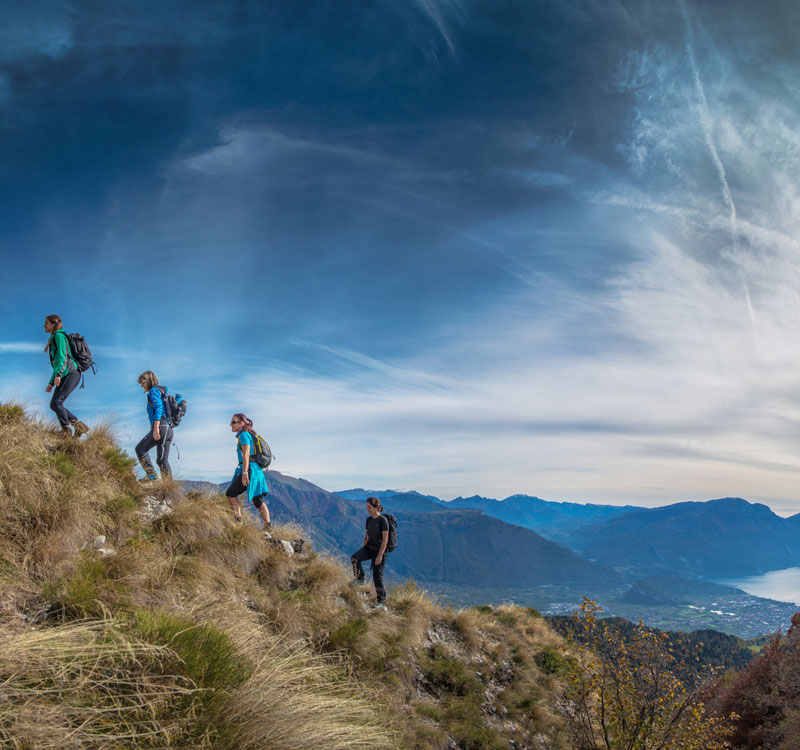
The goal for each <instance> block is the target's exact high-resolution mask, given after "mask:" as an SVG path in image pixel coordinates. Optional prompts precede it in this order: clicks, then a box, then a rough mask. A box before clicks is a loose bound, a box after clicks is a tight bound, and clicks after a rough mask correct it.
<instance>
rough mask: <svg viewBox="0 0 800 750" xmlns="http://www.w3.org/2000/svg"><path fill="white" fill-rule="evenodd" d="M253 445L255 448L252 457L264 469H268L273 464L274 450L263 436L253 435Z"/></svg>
mask: <svg viewBox="0 0 800 750" xmlns="http://www.w3.org/2000/svg"><path fill="white" fill-rule="evenodd" d="M253 445H254V446H255V447H254V450H253V455H252V459H253V461H255V462H256V463H257V464H258V465H259V466H260V467H261V468H262V469H266V468H267V467H268V466H269V465H270V464H271V463H272V449H271V448H270V447H269V445H267V441H266V440H264V438H263V437H261V435H255V434H254V435H253Z"/></svg>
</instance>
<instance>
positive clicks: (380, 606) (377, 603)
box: [372, 602, 386, 609]
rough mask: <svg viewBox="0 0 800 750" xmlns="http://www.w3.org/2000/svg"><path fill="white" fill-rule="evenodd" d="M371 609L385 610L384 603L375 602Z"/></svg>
mask: <svg viewBox="0 0 800 750" xmlns="http://www.w3.org/2000/svg"><path fill="white" fill-rule="evenodd" d="M372 609H386V602H376V603H375V604H374V605H373V607H372Z"/></svg>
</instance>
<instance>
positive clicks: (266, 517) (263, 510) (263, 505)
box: [258, 503, 270, 525]
mask: <svg viewBox="0 0 800 750" xmlns="http://www.w3.org/2000/svg"><path fill="white" fill-rule="evenodd" d="M258 512H259V513H260V514H261V519H262V520H263V521H264V525H267V524H269V522H270V521H269V510H268V508H267V504H266V503H261V507H260V508H259V509H258Z"/></svg>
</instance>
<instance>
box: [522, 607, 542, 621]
mask: <svg viewBox="0 0 800 750" xmlns="http://www.w3.org/2000/svg"><path fill="white" fill-rule="evenodd" d="M525 611H526V612H527V613H528V614H529V615H530V616H531V617H538V618H539V619H541V617H542V613H541V612H540V611H539V610H538V609H534V608H533V607H525Z"/></svg>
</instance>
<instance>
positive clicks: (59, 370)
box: [50, 331, 69, 385]
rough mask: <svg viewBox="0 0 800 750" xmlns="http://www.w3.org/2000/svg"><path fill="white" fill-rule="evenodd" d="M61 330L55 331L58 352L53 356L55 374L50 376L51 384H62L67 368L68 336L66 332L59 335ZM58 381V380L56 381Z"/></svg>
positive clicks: (54, 337) (54, 336)
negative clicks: (62, 377)
mask: <svg viewBox="0 0 800 750" xmlns="http://www.w3.org/2000/svg"><path fill="white" fill-rule="evenodd" d="M58 334H59V331H56V332H55V333H53V342H54V343H55V345H56V346H55V349H56V353H55V356H54V357H53V374H52V375H51V376H50V385H61V376H62V375H63V374H64V371H65V370H67V356H68V355H69V353H68V352H67V336H66V334H65V333H62V334H61V335H60V336H59V335H58ZM56 381H58V382H56Z"/></svg>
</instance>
